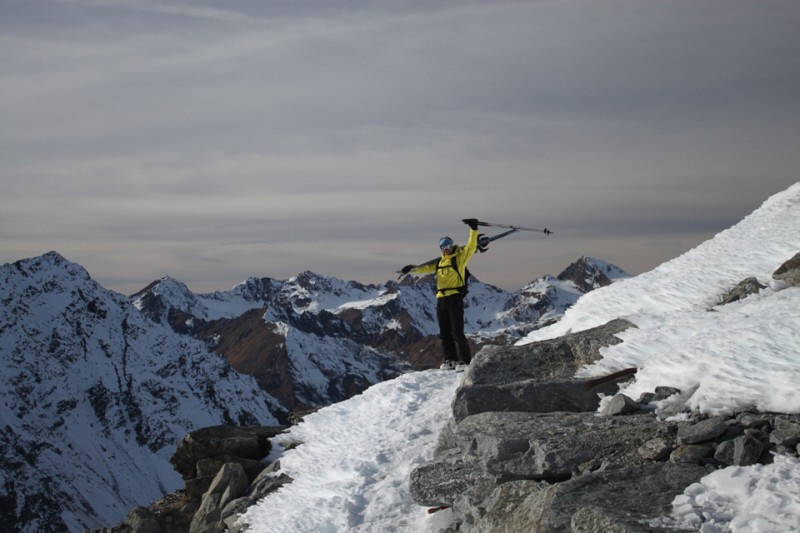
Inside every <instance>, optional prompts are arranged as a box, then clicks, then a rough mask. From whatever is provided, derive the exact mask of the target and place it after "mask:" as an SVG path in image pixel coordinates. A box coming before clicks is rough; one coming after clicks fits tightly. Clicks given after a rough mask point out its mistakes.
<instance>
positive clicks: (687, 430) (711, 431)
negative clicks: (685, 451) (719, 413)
mask: <svg viewBox="0 0 800 533" xmlns="http://www.w3.org/2000/svg"><path fill="white" fill-rule="evenodd" d="M726 420H727V419H726V418H722V417H714V418H707V419H706V420H701V421H700V422H697V423H696V424H690V423H684V424H678V444H697V443H698V442H707V441H710V440H714V439H716V438H717V437H719V436H721V435H723V434H724V433H725V431H726V430H727V429H728V424H727V422H726Z"/></svg>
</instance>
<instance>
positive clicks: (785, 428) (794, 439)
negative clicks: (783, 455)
mask: <svg viewBox="0 0 800 533" xmlns="http://www.w3.org/2000/svg"><path fill="white" fill-rule="evenodd" d="M769 441H770V442H771V443H773V444H778V445H780V446H787V447H792V446H796V445H797V444H799V443H800V424H798V423H796V422H792V421H789V420H786V419H784V418H780V417H779V418H776V420H775V429H774V430H773V431H772V433H771V434H770V436H769Z"/></svg>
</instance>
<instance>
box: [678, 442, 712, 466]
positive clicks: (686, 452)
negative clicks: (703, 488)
mask: <svg viewBox="0 0 800 533" xmlns="http://www.w3.org/2000/svg"><path fill="white" fill-rule="evenodd" d="M713 452H714V448H713V447H712V446H711V445H710V444H682V445H680V446H678V447H677V448H675V450H674V451H673V452H672V453H671V454H670V456H669V460H670V461H671V462H673V463H679V464H692V465H696V464H700V463H701V462H702V460H703V459H705V458H707V457H711V455H712V454H713Z"/></svg>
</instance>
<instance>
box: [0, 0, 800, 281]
mask: <svg viewBox="0 0 800 533" xmlns="http://www.w3.org/2000/svg"><path fill="white" fill-rule="evenodd" d="M797 6H798V4H797V3H796V2H794V1H793V0H792V1H777V0H775V1H773V0H770V1H768V2H756V1H748V0H709V1H706V2H702V3H698V2H694V1H684V0H665V1H661V2H640V1H632V0H600V1H581V0H563V1H547V2H514V1H508V2H491V3H488V2H461V1H452V2H415V1H410V0H409V1H381V2H345V1H333V2H332V1H324V2H323V1H319V2H295V1H291V2H290V1H288V0H287V1H282V0H281V1H270V2H260V1H259V2H257V1H255V0H252V1H235V2H226V3H225V4H224V5H223V4H219V3H217V2H184V1H180V2H179V1H167V0H160V1H134V0H129V1H125V2H112V1H110V0H108V1H106V0H74V1H72V0H70V1H67V0H62V1H45V0H32V1H31V2H13V1H12V2H6V3H4V6H3V7H2V8H0V44H1V45H2V46H3V49H4V50H6V51H8V52H7V53H4V54H3V56H2V57H0V69H2V70H3V72H4V76H3V80H2V82H0V120H1V121H2V123H3V125H4V126H3V128H2V129H0V186H2V189H3V191H4V195H3V198H2V199H0V250H2V255H1V256H0V260H3V261H13V260H16V259H19V258H21V257H24V256H28V255H36V254H39V253H43V252H44V251H47V250H48V249H50V248H59V247H61V248H60V249H59V251H61V252H62V253H63V254H64V255H66V256H67V257H68V258H70V259H73V260H76V261H78V262H82V263H91V264H97V265H101V266H100V267H98V270H97V272H98V273H99V274H100V276H101V277H103V276H105V277H104V278H103V279H113V280H115V281H114V283H119V284H120V285H119V286H120V287H122V286H125V287H126V289H125V290H134V287H132V286H135V285H139V284H144V283H146V282H147V281H149V279H148V278H149V277H152V275H153V274H157V275H163V274H165V273H169V274H171V275H174V276H176V277H178V278H181V277H182V274H183V275H184V276H185V277H187V278H190V279H187V281H191V280H197V282H198V283H202V284H204V285H205V286H204V287H203V288H207V289H212V288H221V287H219V286H217V285H215V284H214V279H215V278H217V279H220V280H226V283H227V282H228V281H230V280H231V278H234V277H236V276H240V275H272V276H288V275H291V274H293V273H296V272H297V271H300V270H304V269H306V268H311V269H317V270H320V271H321V273H325V274H329V275H336V276H339V277H345V278H348V279H368V280H376V278H377V279H386V278H388V277H391V276H387V275H386V274H385V273H386V272H387V271H389V270H392V267H391V266H390V265H392V264H394V263H396V262H399V261H401V259H402V258H404V257H405V258H407V259H405V260H402V262H403V263H405V262H408V261H413V260H414V259H417V258H418V259H420V260H421V259H423V258H426V257H427V254H429V253H430V252H431V251H434V252H435V246H433V245H432V244H431V243H435V240H436V239H438V237H439V236H440V235H441V234H445V233H452V234H455V235H453V236H454V237H455V236H457V235H459V232H460V231H463V225H462V224H461V223H460V219H461V218H464V217H467V216H478V217H480V218H486V219H494V220H497V221H500V222H512V223H518V224H525V225H534V226H544V225H547V226H550V227H552V228H553V229H556V230H559V229H560V230H561V231H560V233H559V237H560V239H561V240H558V241H554V240H552V239H551V240H550V241H547V242H543V243H536V246H532V247H528V246H527V244H528V243H529V241H528V240H518V241H515V243H516V244H513V245H512V244H509V245H508V247H507V248H504V250H506V252H504V253H502V254H498V255H497V256H495V257H496V258H495V259H491V260H490V259H489V258H487V257H482V258H481V260H482V261H483V262H484V263H485V265H486V266H487V269H486V270H485V272H486V275H483V276H481V277H482V279H484V280H485V281H488V282H492V281H493V280H498V281H497V282H498V283H505V284H506V286H508V287H510V288H515V286H519V285H521V284H522V283H524V282H527V281H530V280H531V279H533V278H534V277H537V276H539V275H541V274H544V273H546V272H550V273H553V272H554V271H557V270H558V269H559V268H561V267H563V266H565V265H564V264H561V265H558V263H564V262H565V261H566V262H569V261H571V260H573V259H574V258H577V257H578V256H580V255H582V254H584V253H588V254H594V255H597V256H599V257H603V258H604V259H607V260H612V261H613V260H614V259H615V258H618V260H619V263H620V266H621V267H623V268H627V269H629V270H631V271H634V272H635V271H636V270H637V269H641V268H651V267H652V266H655V265H656V264H658V262H660V261H663V260H666V259H669V258H671V257H673V256H674V255H676V254H677V253H680V252H681V251H684V250H685V247H687V246H692V245H695V244H696V243H697V242H698V241H699V240H702V239H703V238H708V237H710V236H712V235H713V234H714V233H716V232H718V231H720V230H722V229H724V228H725V227H728V226H729V225H731V224H733V223H735V222H737V221H738V220H739V219H741V218H742V217H743V216H744V215H746V214H747V213H749V212H750V211H751V210H752V209H754V208H756V207H757V206H758V205H759V204H760V203H761V202H762V201H763V200H764V199H766V197H767V196H769V195H771V194H773V193H775V192H778V191H779V190H782V189H784V188H786V187H788V186H789V185H790V184H792V183H794V182H795V181H797V177H798V176H797V172H796V169H797V168H798V163H800V155H798V153H797V150H796V138H797V133H798V126H799V125H800V95H798V93H797V91H796V87H797V85H798V83H797V82H798V79H797V77H798V75H800V68H798V67H800V59H799V58H800V38H798V37H797V35H796V34H797V32H796V28H797V27H798V23H800V8H798V7H797ZM533 242H535V241H533ZM533 242H530V244H533ZM504 244H505V243H504ZM539 245H541V246H539ZM626 246H629V247H628V248H626ZM682 247H683V249H682ZM498 249H501V248H500V246H498ZM603 250H607V251H608V254H607V255H606V254H604V253H603ZM643 250H646V252H647V253H646V254H645V253H644V252H643ZM71 252H72V253H71ZM104 252H105V253H107V254H108V257H107V258H103V257H102V256H103V254H104ZM526 254H527V255H526ZM506 255H507V256H508V257H509V258H512V257H513V258H514V260H513V261H510V262H509V263H506V264H504V263H503V258H504V257H505V256H506ZM645 255H646V256H647V260H644V259H643V256H645ZM417 256H420V257H417ZM572 256H574V257H572ZM111 258H113V259H111ZM526 258H527V259H526ZM313 265H320V266H319V267H318V268H317V267H314V266H313ZM518 265H519V266H518ZM630 265H635V266H633V267H632V266H630ZM86 266H87V267H90V266H91V265H88V264H87V265H86ZM537 266H538V271H537ZM159 269H162V270H164V272H160V273H158V271H159ZM504 269H506V270H507V272H506V271H504ZM90 271H92V268H90ZM122 271H125V272H127V276H122V275H121V274H120V273H121V272H122ZM112 272H113V275H112ZM143 273H146V274H143ZM142 276H145V278H144V279H142ZM123 279H127V281H124V282H123V281H121V280H123ZM499 280H503V281H502V282H501V281H499ZM234 281H235V280H234ZM222 288H224V286H223V287H222Z"/></svg>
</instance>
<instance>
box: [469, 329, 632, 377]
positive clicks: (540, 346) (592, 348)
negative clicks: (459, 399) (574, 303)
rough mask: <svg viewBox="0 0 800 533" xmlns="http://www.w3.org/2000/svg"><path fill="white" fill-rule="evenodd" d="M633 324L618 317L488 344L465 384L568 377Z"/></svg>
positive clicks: (615, 342) (616, 342)
mask: <svg viewBox="0 0 800 533" xmlns="http://www.w3.org/2000/svg"><path fill="white" fill-rule="evenodd" d="M631 327H635V326H634V324H632V323H631V322H628V321H627V320H624V319H616V320H612V321H611V322H608V323H607V324H604V325H603V326H599V327H596V328H592V329H588V330H586V331H581V332H579V333H571V334H569V335H564V336H563V337H559V338H558V339H553V340H545V341H539V342H534V343H530V344H525V345H522V346H487V347H485V348H483V349H482V350H481V351H480V352H479V353H478V354H476V356H475V358H474V359H473V361H472V363H471V364H470V365H469V367H468V368H467V371H466V372H465V375H464V381H463V386H470V385H486V384H508V383H512V382H515V381H523V380H538V381H550V380H553V379H569V378H572V377H573V376H574V375H575V372H577V370H578V369H579V368H581V367H582V366H584V365H587V364H590V363H592V362H594V361H596V360H598V359H600V357H601V356H600V348H603V347H606V346H611V345H614V344H618V343H620V342H622V341H621V340H620V339H619V338H618V337H617V336H616V335H617V334H618V333H621V332H623V331H625V330H626V329H628V328H631Z"/></svg>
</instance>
